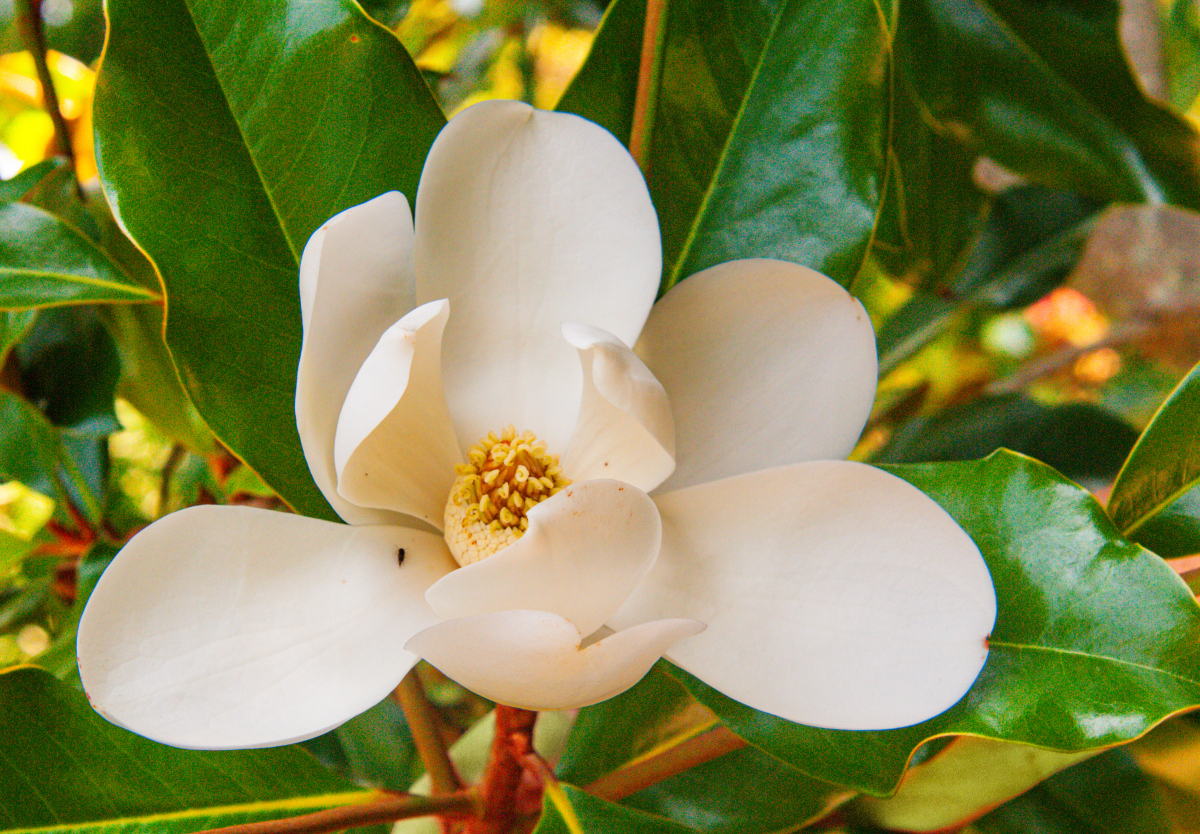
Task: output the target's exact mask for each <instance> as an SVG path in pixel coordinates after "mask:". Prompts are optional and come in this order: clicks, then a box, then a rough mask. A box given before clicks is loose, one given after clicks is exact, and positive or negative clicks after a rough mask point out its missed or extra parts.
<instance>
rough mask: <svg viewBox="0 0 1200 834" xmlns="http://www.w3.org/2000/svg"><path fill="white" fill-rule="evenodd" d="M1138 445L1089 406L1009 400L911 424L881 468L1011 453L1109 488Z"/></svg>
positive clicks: (884, 454)
mask: <svg viewBox="0 0 1200 834" xmlns="http://www.w3.org/2000/svg"><path fill="white" fill-rule="evenodd" d="M1136 440H1137V432H1136V431H1135V430H1134V428H1133V427H1132V426H1130V425H1129V424H1128V423H1126V422H1125V421H1123V420H1121V419H1120V418H1119V417H1117V416H1116V415H1115V414H1112V413H1111V412H1108V411H1106V410H1104V409H1102V408H1100V407H1099V406H1095V405H1092V404H1091V403H1066V404H1064V405H1057V406H1047V405H1042V404H1041V403H1039V402H1036V401H1034V400H1031V399H1029V398H1027V397H1023V396H1020V395H1018V394H1008V395H1004V396H999V397H982V398H980V399H977V400H971V401H970V402H967V403H964V404H962V405H959V406H952V407H950V408H947V409H944V410H943V411H939V412H937V413H936V414H934V415H932V416H930V417H920V418H917V419H915V420H911V421H909V422H908V423H906V424H905V425H903V426H902V427H900V429H898V430H897V432H896V433H895V434H894V435H893V436H892V438H891V439H890V440H889V441H888V443H887V444H886V445H885V446H884V447H883V448H882V449H880V451H879V453H878V455H877V456H876V458H875V461H876V462H886V463H917V462H924V461H939V460H969V459H971V458H981V457H984V456H986V455H990V454H991V453H992V452H994V451H996V450H997V449H999V448H1005V449H1010V450H1012V451H1014V452H1020V453H1021V454H1024V455H1029V456H1030V457H1034V458H1037V459H1038V460H1040V461H1042V462H1044V463H1048V464H1050V465H1051V466H1053V467H1054V468H1055V469H1057V470H1058V471H1059V472H1062V473H1063V474H1064V475H1066V476H1067V477H1068V478H1072V479H1074V480H1081V479H1093V480H1103V481H1105V482H1106V483H1107V481H1108V479H1110V478H1112V477H1113V476H1114V475H1116V473H1117V470H1119V469H1120V468H1121V462H1122V461H1124V460H1125V456H1126V455H1127V454H1129V450H1130V449H1132V448H1133V444H1134V442H1135V441H1136Z"/></svg>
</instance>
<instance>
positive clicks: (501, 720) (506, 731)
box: [464, 704, 537, 834]
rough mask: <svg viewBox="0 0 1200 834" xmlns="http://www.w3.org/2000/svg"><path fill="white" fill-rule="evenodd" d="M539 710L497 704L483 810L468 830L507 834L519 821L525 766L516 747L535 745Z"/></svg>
mask: <svg viewBox="0 0 1200 834" xmlns="http://www.w3.org/2000/svg"><path fill="white" fill-rule="evenodd" d="M535 721H537V713H536V712H532V711H530V710H527V709H518V708H517V707H507V706H504V705H503V704H496V730H495V735H494V736H493V737H492V749H491V752H490V754H489V755H488V764H487V770H485V771H484V773H483V779H482V780H481V781H480V783H479V786H478V787H479V792H480V800H481V801H482V802H483V810H482V811H481V812H480V813H479V815H478V816H476V817H475V818H473V819H471V820H470V821H469V822H468V823H467V825H466V827H465V829H464V834H507V833H508V832H509V831H511V830H512V827H513V825H514V823H515V822H516V818H517V813H516V805H517V793H518V790H519V788H520V787H521V777H522V776H523V775H524V773H525V768H524V767H523V766H522V764H521V762H520V760H519V759H518V758H517V755H516V751H518V750H529V749H532V743H533V724H534V722H535Z"/></svg>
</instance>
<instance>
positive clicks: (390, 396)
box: [334, 300, 462, 529]
mask: <svg viewBox="0 0 1200 834" xmlns="http://www.w3.org/2000/svg"><path fill="white" fill-rule="evenodd" d="M449 308H450V305H449V304H448V303H447V302H446V301H444V300H443V301H431V302H429V303H428V304H422V305H421V306H420V307H418V308H416V309H415V310H413V311H412V312H410V313H408V314H407V315H406V316H404V318H402V319H400V321H398V322H396V323H395V324H394V325H392V326H391V327H389V328H388V329H387V330H386V331H385V332H384V334H383V336H381V337H380V339H379V344H377V345H376V346H375V349H374V350H373V351H371V355H370V356H368V357H367V359H366V361H365V362H363V365H362V368H360V369H359V372H358V376H356V377H355V378H354V384H353V385H351V386H350V392H349V393H348V394H347V395H346V403H345V405H343V406H342V413H341V416H340V417H339V418H338V424H337V440H336V442H335V444H334V462H335V465H336V467H337V475H338V492H339V493H341V495H342V497H343V498H346V499H347V500H350V501H353V502H354V503H355V504H357V505H359V506H361V507H378V508H381V509H386V510H395V511H396V512H401V513H406V514H408V515H411V516H416V517H417V518H420V519H423V520H425V521H427V522H429V523H430V524H432V525H433V526H434V527H437V528H438V529H441V526H442V513H443V510H444V509H445V505H446V496H447V495H449V493H450V485H451V484H452V483H453V482H454V477H455V475H454V465H455V464H456V463H460V462H461V461H462V456H461V455H460V453H459V451H458V440H457V439H456V438H455V436H454V427H453V426H452V424H451V421H450V411H449V409H447V408H446V398H445V396H444V395H443V394H442V373H441V339H442V329H443V328H444V327H445V326H446V318H447V316H448V315H449Z"/></svg>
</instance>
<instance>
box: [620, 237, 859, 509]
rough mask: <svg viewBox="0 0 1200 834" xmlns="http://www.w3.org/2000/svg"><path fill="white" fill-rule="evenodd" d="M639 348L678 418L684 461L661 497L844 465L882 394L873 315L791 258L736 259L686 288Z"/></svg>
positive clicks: (674, 293)
mask: <svg viewBox="0 0 1200 834" xmlns="http://www.w3.org/2000/svg"><path fill="white" fill-rule="evenodd" d="M635 350H636V351H637V353H638V355H639V356H641V357H642V359H644V360H645V361H646V364H647V365H648V366H649V367H650V370H651V371H653V372H654V375H655V376H656V377H657V378H658V380H659V381H660V382H661V383H662V384H663V387H664V388H666V389H667V394H668V395H669V396H670V398H671V408H672V410H673V411H674V412H675V432H676V435H675V457H676V461H677V465H676V469H675V474H674V475H672V476H671V478H670V479H669V480H668V481H667V482H666V484H664V485H663V487H662V491H667V490H674V489H681V488H683V487H685V486H691V485H693V484H698V483H705V482H707V481H714V480H717V479H718V478H724V477H728V476H729V475H740V474H742V473H743V472H754V471H757V470H759V469H765V468H767V467H770V466H779V465H782V464H785V463H799V462H800V461H805V460H824V459H831V458H844V457H845V456H846V455H847V454H849V453H850V450H851V449H853V448H854V443H855V442H856V441H857V440H858V436H859V434H860V433H861V432H862V427H863V425H864V424H865V423H866V420H867V416H868V415H869V414H870V412H871V403H872V400H873V399H874V397H875V378H876V375H877V373H878V361H877V359H876V356H875V333H874V331H873V330H872V329H871V321H870V319H868V318H867V314H866V311H865V310H863V308H862V305H861V304H859V303H858V302H857V301H855V300H854V299H853V298H851V297H850V295H849V294H848V293H847V292H846V291H845V290H843V289H842V288H841V287H840V286H838V285H837V284H835V283H834V282H833V281H831V280H829V279H828V278H826V277H825V276H824V275H821V274H820V273H819V272H814V271H813V270H811V269H808V268H807V267H803V266H797V265H796V264H793V263H787V262H786V261H774V260H767V259H756V260H745V261H731V262H729V263H725V264H720V265H719V266H714V267H712V268H711V269H706V270H704V271H703V272H698V273H696V274H695V275H693V276H692V277H690V278H688V279H687V280H686V281H683V282H682V283H680V284H677V285H675V286H674V287H673V288H672V289H671V291H670V292H668V293H667V294H666V295H665V296H664V297H663V298H662V300H661V301H659V302H658V304H656V305H655V306H654V310H653V311H652V312H651V314H650V320H649V321H648V322H646V329H645V331H644V332H643V333H642V338H641V339H640V340H639V341H638V343H637V346H636V348H635Z"/></svg>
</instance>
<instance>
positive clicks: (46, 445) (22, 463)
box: [0, 389, 61, 497]
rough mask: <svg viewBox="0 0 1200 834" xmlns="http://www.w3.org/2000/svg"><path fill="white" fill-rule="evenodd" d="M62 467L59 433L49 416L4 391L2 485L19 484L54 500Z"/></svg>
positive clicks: (0, 396) (0, 408)
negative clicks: (6, 483)
mask: <svg viewBox="0 0 1200 834" xmlns="http://www.w3.org/2000/svg"><path fill="white" fill-rule="evenodd" d="M58 463H59V445H58V432H57V430H56V429H55V428H54V426H52V425H50V423H49V421H48V420H46V418H45V416H44V415H43V414H42V413H41V412H40V411H38V410H37V409H36V408H34V407H33V406H32V405H30V404H29V403H28V402H26V401H25V400H23V399H21V398H20V397H18V396H17V395H16V394H14V393H12V392H11V391H5V390H3V389H0V481H10V480H16V481H20V482H21V483H23V484H25V485H26V486H28V487H30V488H32V489H36V490H37V491H39V492H41V493H44V494H45V495H49V496H52V497H61V493H59V492H58V490H57V488H56V485H55V483H54V473H55V472H56V471H57V468H58Z"/></svg>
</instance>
